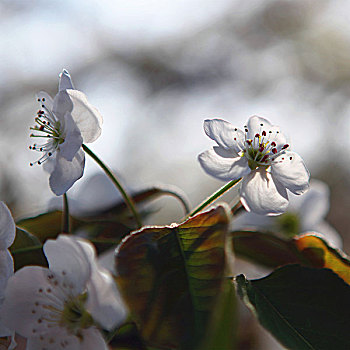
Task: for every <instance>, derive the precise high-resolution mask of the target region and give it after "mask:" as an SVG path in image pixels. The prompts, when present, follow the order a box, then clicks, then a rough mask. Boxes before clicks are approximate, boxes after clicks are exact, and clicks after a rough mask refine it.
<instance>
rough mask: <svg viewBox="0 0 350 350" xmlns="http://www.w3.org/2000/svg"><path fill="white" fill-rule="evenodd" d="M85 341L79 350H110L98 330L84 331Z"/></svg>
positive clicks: (89, 329)
mask: <svg viewBox="0 0 350 350" xmlns="http://www.w3.org/2000/svg"><path fill="white" fill-rule="evenodd" d="M82 336H83V340H82V342H81V344H80V348H79V350H108V346H107V344H106V342H105V341H104V339H103V337H102V334H101V333H100V332H99V331H98V330H97V329H96V328H93V327H91V328H88V329H84V330H83V331H82Z"/></svg>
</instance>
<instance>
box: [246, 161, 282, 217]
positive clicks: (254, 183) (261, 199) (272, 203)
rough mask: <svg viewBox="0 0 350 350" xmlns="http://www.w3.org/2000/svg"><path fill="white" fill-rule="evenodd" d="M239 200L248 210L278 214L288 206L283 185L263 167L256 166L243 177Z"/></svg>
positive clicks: (265, 213) (264, 213)
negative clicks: (256, 167)
mask: <svg viewBox="0 0 350 350" xmlns="http://www.w3.org/2000/svg"><path fill="white" fill-rule="evenodd" d="M241 202H242V204H243V206H244V207H245V209H246V210H247V211H249V212H250V211H252V212H254V213H257V214H261V215H279V214H282V213H283V212H285V211H286V209H287V207H288V196H287V191H286V189H285V187H284V186H283V185H281V184H280V183H279V182H278V181H276V179H274V178H273V177H272V176H271V174H270V173H268V172H266V170H265V168H258V169H256V170H254V171H252V172H251V173H250V174H248V175H247V176H245V177H244V178H243V181H242V186H241Z"/></svg>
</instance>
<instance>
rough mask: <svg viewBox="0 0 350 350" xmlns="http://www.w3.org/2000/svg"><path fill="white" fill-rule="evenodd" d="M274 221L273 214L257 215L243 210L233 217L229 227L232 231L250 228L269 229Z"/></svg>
mask: <svg viewBox="0 0 350 350" xmlns="http://www.w3.org/2000/svg"><path fill="white" fill-rule="evenodd" d="M274 223H275V218H274V217H273V216H266V215H259V214H256V213H252V212H250V213H248V212H243V213H242V214H240V215H238V216H237V217H236V216H235V217H234V219H233V220H232V224H231V227H232V230H234V231H238V230H244V229H251V228H254V229H261V230H268V231H270V230H272V228H273V227H274Z"/></svg>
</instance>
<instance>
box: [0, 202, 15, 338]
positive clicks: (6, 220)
mask: <svg viewBox="0 0 350 350" xmlns="http://www.w3.org/2000/svg"><path fill="white" fill-rule="evenodd" d="M15 236H16V225H15V222H14V221H13V218H12V215H11V212H10V210H9V209H8V208H7V206H6V205H5V204H4V203H3V202H0V305H1V304H2V303H3V301H4V296H5V288H6V285H7V281H8V279H9V277H11V276H12V275H13V259H12V256H11V253H10V252H9V250H8V248H9V247H10V246H11V245H12V243H13V241H14V239H15ZM9 335H11V331H9V330H8V329H7V328H6V327H5V326H4V325H3V322H2V319H1V318H0V337H4V336H9Z"/></svg>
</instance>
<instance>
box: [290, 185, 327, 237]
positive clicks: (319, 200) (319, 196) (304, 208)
mask: <svg viewBox="0 0 350 350" xmlns="http://www.w3.org/2000/svg"><path fill="white" fill-rule="evenodd" d="M289 207H290V209H291V210H294V211H295V212H298V214H299V217H300V220H301V227H302V230H303V231H312V230H314V229H315V227H316V226H317V225H318V223H320V222H321V221H322V220H323V219H324V218H325V217H326V215H327V213H328V210H329V188H328V186H327V185H326V184H325V183H324V182H322V181H318V180H315V179H312V180H311V181H310V189H309V190H308V191H307V192H306V193H305V194H303V195H302V196H298V195H294V194H291V195H290V196H289Z"/></svg>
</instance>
